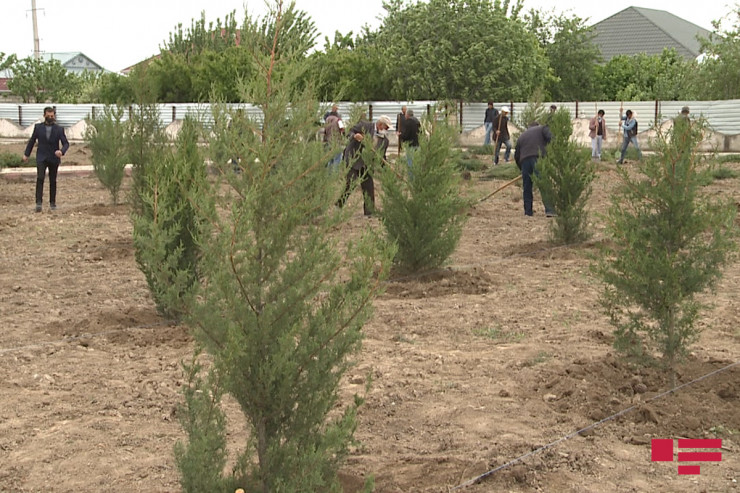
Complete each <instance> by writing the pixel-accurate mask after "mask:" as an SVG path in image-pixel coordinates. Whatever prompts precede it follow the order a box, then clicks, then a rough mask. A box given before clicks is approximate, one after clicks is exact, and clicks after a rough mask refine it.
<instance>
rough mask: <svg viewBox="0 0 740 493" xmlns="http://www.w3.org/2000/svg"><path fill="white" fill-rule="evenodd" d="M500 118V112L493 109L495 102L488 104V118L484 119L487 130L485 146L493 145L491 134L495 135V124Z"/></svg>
mask: <svg viewBox="0 0 740 493" xmlns="http://www.w3.org/2000/svg"><path fill="white" fill-rule="evenodd" d="M496 117H498V110H497V109H496V108H494V107H493V101H489V102H488V108H487V109H486V116H485V117H484V118H483V126H484V127H485V129H486V137H485V138H484V139H483V145H484V146H488V145H491V134H492V133H493V122H494V121H496Z"/></svg>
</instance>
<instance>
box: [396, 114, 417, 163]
mask: <svg viewBox="0 0 740 493" xmlns="http://www.w3.org/2000/svg"><path fill="white" fill-rule="evenodd" d="M420 128H421V122H419V120H418V119H417V118H416V117H415V116H414V110H408V111H407V112H406V120H405V121H404V124H403V132H401V142H402V143H403V144H404V145H405V146H406V162H407V163H408V165H409V167H411V164H412V162H413V155H414V153H415V152H416V149H418V148H419V129H420Z"/></svg>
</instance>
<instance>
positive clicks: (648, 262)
mask: <svg viewBox="0 0 740 493" xmlns="http://www.w3.org/2000/svg"><path fill="white" fill-rule="evenodd" d="M705 131H706V123H705V122H703V121H696V122H691V121H690V120H688V119H685V120H682V119H679V120H677V121H676V124H675V125H674V126H673V127H672V129H671V130H669V131H668V132H667V133H663V132H662V131H660V130H659V132H658V135H657V138H656V140H655V142H654V147H655V150H656V153H655V156H653V157H651V158H650V159H647V160H645V161H644V162H643V164H640V165H639V172H640V175H639V176H636V177H634V178H633V177H632V176H630V174H628V173H627V171H626V170H620V171H619V173H620V177H621V180H622V182H623V185H622V187H621V188H620V189H619V191H618V192H617V193H616V194H615V195H614V196H613V197H612V206H611V208H610V209H609V212H608V214H607V216H606V218H607V221H608V231H609V233H610V235H611V237H612V240H613V241H612V242H610V245H611V246H610V247H608V248H605V251H604V252H603V255H602V256H601V258H600V260H599V261H598V263H597V264H595V271H596V273H597V274H598V275H599V277H601V279H603V281H604V282H605V283H606V287H605V290H604V293H603V296H602V305H603V307H604V309H605V311H606V313H607V314H608V315H609V317H610V319H611V323H612V324H613V325H614V326H615V328H616V330H615V335H616V341H615V346H616V347H617V348H618V349H619V350H621V351H625V352H627V353H628V354H631V355H635V356H643V357H645V356H648V357H649V356H650V351H651V350H652V349H653V348H656V349H658V350H659V351H660V352H661V353H662V355H663V358H664V361H665V363H666V365H667V366H668V367H669V368H670V369H671V375H672V380H673V383H674V385H675V371H674V370H675V364H676V363H677V361H678V359H679V358H680V357H681V356H682V355H683V354H684V353H685V352H686V349H687V347H688V346H689V344H690V343H691V342H693V341H694V340H696V338H697V337H698V335H699V331H698V329H697V328H696V327H695V323H696V320H697V318H698V317H699V313H700V311H701V309H702V308H703V304H702V303H701V302H700V301H698V300H697V299H696V296H697V295H698V294H700V293H702V292H704V291H705V290H707V289H708V288H711V287H713V286H714V285H715V284H716V282H717V280H718V279H719V278H720V277H721V275H722V267H723V266H724V264H725V263H726V262H727V261H728V254H729V252H730V251H731V250H732V249H734V247H735V244H734V239H733V236H734V235H735V233H736V226H735V225H734V224H733V221H734V219H735V215H736V211H735V207H734V205H733V204H731V203H728V202H721V201H719V200H713V199H711V198H709V197H707V196H705V195H702V194H701V193H700V189H701V183H702V182H703V181H704V179H705V177H704V175H706V173H707V171H708V169H707V167H706V166H704V165H703V163H704V161H703V159H704V158H703V157H702V155H701V154H700V153H699V152H697V151H698V145H699V143H700V142H701V141H702V140H703V138H704V134H705Z"/></svg>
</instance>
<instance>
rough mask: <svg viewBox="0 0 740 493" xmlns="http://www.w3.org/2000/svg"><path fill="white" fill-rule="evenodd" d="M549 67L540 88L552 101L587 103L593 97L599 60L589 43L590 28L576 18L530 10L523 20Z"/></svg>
mask: <svg viewBox="0 0 740 493" xmlns="http://www.w3.org/2000/svg"><path fill="white" fill-rule="evenodd" d="M526 19H527V22H528V24H529V27H530V29H531V30H532V32H534V33H536V34H537V38H538V39H539V42H540V46H541V47H542V49H543V50H544V51H545V54H546V56H547V59H548V61H549V63H550V70H551V76H550V77H548V78H547V79H546V80H545V81H544V82H546V84H543V85H545V86H546V89H547V91H548V92H549V94H550V98H551V99H553V100H555V101H588V100H591V99H593V98H594V96H595V95H596V85H595V84H596V64H597V63H598V61H599V60H600V58H601V54H600V53H599V48H598V47H597V46H596V45H595V44H594V43H593V41H592V38H593V27H591V26H586V25H585V22H586V21H585V20H584V19H581V18H580V17H578V16H572V17H566V16H565V15H563V14H560V15H557V16H556V15H549V16H547V15H546V14H543V13H541V12H540V11H537V10H532V11H530V13H529V14H528V15H527V16H526Z"/></svg>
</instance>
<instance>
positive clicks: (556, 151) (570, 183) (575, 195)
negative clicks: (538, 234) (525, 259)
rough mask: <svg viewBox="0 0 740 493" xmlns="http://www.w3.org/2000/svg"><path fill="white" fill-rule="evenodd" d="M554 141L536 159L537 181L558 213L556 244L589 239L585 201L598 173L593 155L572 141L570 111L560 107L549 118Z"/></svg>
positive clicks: (546, 201) (538, 186) (554, 230)
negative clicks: (591, 156)
mask: <svg viewBox="0 0 740 493" xmlns="http://www.w3.org/2000/svg"><path fill="white" fill-rule="evenodd" d="M549 121H550V124H549V126H550V131H551V132H552V135H553V137H552V141H551V142H550V143H549V144H548V146H547V154H546V155H545V157H542V158H540V159H538V160H537V172H538V173H539V176H537V175H535V176H534V183H535V184H536V185H537V188H539V190H540V193H541V194H542V199H543V201H544V202H545V203H547V204H551V206H552V207H553V208H554V209H555V212H556V213H557V217H556V218H555V221H554V222H553V223H552V227H551V228H550V233H551V235H552V239H553V241H555V242H556V243H565V244H570V243H576V242H578V241H583V240H585V239H586V238H588V236H589V233H588V231H587V225H588V214H587V212H586V202H587V201H588V198H589V196H590V195H591V182H592V181H593V179H594V177H595V176H596V172H595V168H594V165H593V163H592V161H591V159H590V154H589V153H588V152H586V150H585V149H582V148H580V147H579V146H578V144H576V143H575V142H573V141H572V140H571V138H570V137H571V135H572V133H573V126H572V124H571V121H570V114H569V113H568V111H567V110H565V109H562V108H561V109H559V110H557V111H556V112H555V113H554V114H552V115H551V116H550V118H549Z"/></svg>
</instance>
